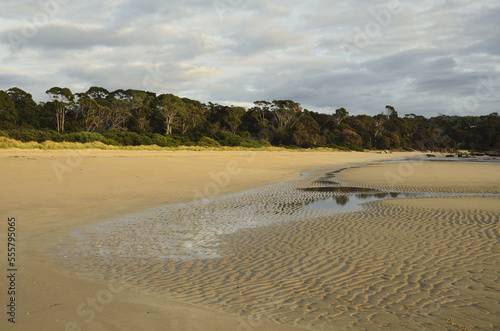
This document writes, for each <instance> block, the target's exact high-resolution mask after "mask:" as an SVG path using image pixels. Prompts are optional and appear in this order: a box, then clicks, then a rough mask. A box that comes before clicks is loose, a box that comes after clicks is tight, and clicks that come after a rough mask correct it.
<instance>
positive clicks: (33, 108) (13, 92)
mask: <svg viewBox="0 0 500 331" xmlns="http://www.w3.org/2000/svg"><path fill="white" fill-rule="evenodd" d="M7 93H8V94H9V96H10V98H11V99H12V101H13V102H14V105H15V106H16V110H17V114H18V116H19V123H20V124H28V125H32V126H35V127H38V119H37V109H38V105H37V104H36V102H35V101H34V100H33V97H32V96H31V94H29V93H27V92H25V91H23V90H21V89H20V88H18V87H13V88H10V89H8V90H7Z"/></svg>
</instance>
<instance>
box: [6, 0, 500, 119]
mask: <svg viewBox="0 0 500 331" xmlns="http://www.w3.org/2000/svg"><path fill="white" fill-rule="evenodd" d="M54 3H56V4H58V5H57V6H56V5H54ZM2 6H3V8H2V13H0V17H1V23H0V41H1V44H0V57H1V58H2V66H0V89H8V88H10V87H12V86H18V87H20V88H23V89H25V90H27V91H28V92H30V93H32V94H33V96H34V97H35V98H37V99H38V100H45V96H44V92H45V90H47V89H48V88H50V87H52V86H55V85H59V86H68V87H71V88H73V89H77V90H75V91H74V92H77V91H79V90H80V89H82V88H87V87H90V86H92V85H98V86H103V87H106V88H107V89H109V90H113V89H118V88H137V89H146V90H152V91H155V92H157V93H174V94H178V95H180V96H185V97H189V98H193V99H198V100H200V101H203V102H208V101H213V102H222V101H221V100H224V101H227V103H229V104H243V105H246V104H249V103H251V102H253V101H255V100H262V99H267V100H274V99H293V100H295V101H297V102H300V103H302V104H303V105H304V107H307V108H309V109H310V110H317V111H323V112H324V111H327V112H333V111H334V110H335V109H337V108H339V107H346V108H347V109H348V111H349V112H350V113H351V114H356V113H368V114H372V115H373V114H375V113H378V112H380V111H381V110H383V108H384V107H385V105H386V104H392V105H393V106H395V107H396V109H397V110H398V111H399V112H400V113H401V114H404V113H410V112H413V113H417V114H422V115H426V116H435V115H437V114H439V113H446V111H449V109H452V108H453V107H454V105H456V104H457V103H460V102H463V100H466V99H467V98H469V97H470V96H474V93H475V90H476V87H477V84H478V83H479V82H480V81H481V79H484V78H485V77H486V78H487V77H489V76H488V75H490V74H492V73H493V74H494V75H493V76H492V77H493V78H492V79H493V80H494V83H498V81H499V79H500V68H499V65H498V63H499V57H500V23H499V20H498V17H499V15H500V3H499V2H498V1H487V0H480V1H477V0H461V1H458V0H439V1H430V0H429V1H421V2H418V3H413V2H409V1H403V0H399V1H385V0H378V1H368V0H355V1H335V2H326V1H319V0H314V1H308V2H303V1H298V0H293V1H272V2H269V1H264V0H236V1H235V0H213V1H203V0H191V1H181V0H173V1H168V2H165V1H160V0H145V1H142V2H138V1H132V0H112V1H105V2H103V1H98V0H89V1H85V2H81V1H72V0H45V1H43V0H42V1H35V0H30V1H22V2H15V1H11V2H7V3H5V4H3V5H2ZM43 15H45V17H46V19H43V18H44V16H43ZM29 27H31V28H32V29H31V31H28V30H29V29H27V28H29ZM33 27H34V29H33ZM28 32H30V33H28ZM27 34H29V35H27ZM12 36H18V37H21V39H20V40H21V41H20V42H19V40H18V44H17V46H18V47H16V48H15V49H13V48H12V47H11V46H12V45H11V41H12ZM342 45H344V46H345V45H349V46H350V47H351V49H350V50H352V52H351V54H347V53H346V52H345V47H344V48H343V47H342ZM343 50H344V51H343ZM346 55H347V56H346ZM498 85H499V87H498V89H500V83H499V84H498ZM499 95H500V93H492V94H490V95H488V97H487V98H483V99H482V100H480V101H481V102H480V105H479V106H478V107H476V108H470V107H469V109H465V110H464V113H471V114H487V113H491V112H494V111H500V109H499V108H498V104H499V101H500V96H499Z"/></svg>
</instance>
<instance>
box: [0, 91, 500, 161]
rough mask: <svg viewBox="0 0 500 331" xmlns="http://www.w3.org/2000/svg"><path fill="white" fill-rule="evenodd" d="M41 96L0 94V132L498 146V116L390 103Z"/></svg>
mask: <svg viewBox="0 0 500 331" xmlns="http://www.w3.org/2000/svg"><path fill="white" fill-rule="evenodd" d="M46 93H47V94H48V96H49V97H50V100H51V101H49V102H41V103H38V104H37V103H36V102H35V101H34V100H33V98H32V96H31V94H29V93H27V92H25V91H23V90H21V89H19V88H17V87H13V88H11V89H9V90H7V91H0V136H6V137H8V138H12V139H16V140H20V141H24V142H27V141H38V142H43V141H46V140H52V141H56V142H60V141H68V142H82V143H84V142H92V141H101V142H103V143H105V144H109V145H122V146H128V145H153V144H156V145H158V146H162V147H173V146H179V145H187V146H190V145H199V146H220V145H224V146H243V147H261V146H271V145H273V146H284V147H288V148H314V147H332V148H340V149H350V150H364V149H394V150H396V149H397V150H413V149H417V150H432V151H445V150H446V151H453V150H457V149H472V150H499V149H500V117H499V115H498V113H492V114H490V115H487V116H464V117H460V116H446V115H439V116H437V117H432V118H429V119H427V118H425V117H423V116H419V115H415V114H406V115H404V116H403V117H401V116H399V114H398V112H397V111H396V109H395V108H394V107H392V106H389V105H388V106H385V108H382V109H381V113H380V114H378V115H375V116H369V115H357V116H351V115H349V113H348V111H347V110H346V109H344V108H339V109H337V110H336V111H335V114H322V113H316V112H312V111H308V110H307V109H303V108H302V107H301V105H300V104H299V103H296V102H294V101H291V100H274V101H272V102H269V101H256V102H255V103H254V106H253V107H251V108H249V109H245V108H242V107H237V106H225V105H219V104H213V103H211V102H209V103H208V104H203V103H201V102H199V101H197V100H191V99H188V98H180V97H177V96H175V95H172V94H161V95H156V94H155V93H151V92H146V91H140V90H116V91H113V92H109V91H108V90H106V89H105V88H102V87H91V88H90V89H89V90H88V91H86V92H84V93H75V94H74V93H73V92H72V91H71V90H70V89H68V88H60V87H53V88H51V89H50V90H48V91H46Z"/></svg>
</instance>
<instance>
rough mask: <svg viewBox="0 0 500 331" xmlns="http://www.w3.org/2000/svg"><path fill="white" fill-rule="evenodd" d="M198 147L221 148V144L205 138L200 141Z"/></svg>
mask: <svg viewBox="0 0 500 331" xmlns="http://www.w3.org/2000/svg"><path fill="white" fill-rule="evenodd" d="M197 145H198V146H202V147H220V144H219V143H218V142H217V141H215V140H214V139H212V138H210V137H203V138H201V139H200V140H198V144H197Z"/></svg>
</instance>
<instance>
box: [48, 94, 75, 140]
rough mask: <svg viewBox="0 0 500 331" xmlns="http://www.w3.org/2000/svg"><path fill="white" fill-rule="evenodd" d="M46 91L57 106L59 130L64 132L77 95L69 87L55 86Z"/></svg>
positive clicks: (57, 127) (57, 126)
mask: <svg viewBox="0 0 500 331" xmlns="http://www.w3.org/2000/svg"><path fill="white" fill-rule="evenodd" d="M45 93H46V94H48V95H49V97H50V98H51V99H52V102H53V104H54V106H55V115H56V129H57V132H59V133H63V132H64V126H65V124H66V114H67V113H68V111H69V110H70V108H71V107H72V106H73V102H74V100H75V96H74V95H73V93H72V92H71V90H70V89H69V88H67V87H64V88H61V87H53V88H51V89H50V90H47V91H46V92H45Z"/></svg>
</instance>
